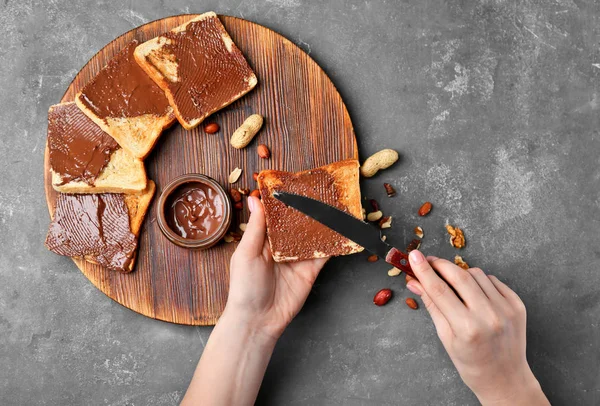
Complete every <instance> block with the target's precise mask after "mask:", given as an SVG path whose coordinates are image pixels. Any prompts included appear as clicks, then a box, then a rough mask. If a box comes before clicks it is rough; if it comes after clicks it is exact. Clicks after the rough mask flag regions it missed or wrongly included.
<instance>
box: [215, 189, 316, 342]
mask: <svg viewBox="0 0 600 406" xmlns="http://www.w3.org/2000/svg"><path fill="white" fill-rule="evenodd" d="M248 205H249V207H250V211H251V212H252V214H251V216H250V220H249V222H248V226H247V228H246V231H245V232H244V236H243V238H242V241H241V242H240V244H239V246H238V248H237V249H236V251H235V253H234V254H233V257H232V258H231V275H230V278H231V282H230V291H229V299H228V301H227V307H226V308H225V312H226V313H234V314H236V315H237V316H238V317H242V318H243V319H244V320H246V321H248V322H250V323H253V324H255V325H258V326H260V328H261V329H262V331H263V332H265V333H266V334H268V335H270V336H272V337H274V338H276V339H277V338H279V336H280V335H281V334H282V333H283V330H284V329H285V327H287V325H288V324H289V323H290V322H291V321H292V319H293V318H294V317H295V316H296V314H298V312H299V311H300V309H301V308H302V305H303V304H304V302H305V301H306V298H307V296H308V294H309V292H310V290H311V289H312V286H313V283H314V282H315V279H316V278H317V275H318V274H319V272H320V270H321V268H322V267H323V265H324V264H325V262H327V258H318V259H310V260H305V261H299V262H289V263H277V262H275V261H274V260H273V256H272V254H271V249H270V247H269V243H268V241H267V238H266V224H265V213H264V209H263V205H262V203H261V201H260V200H259V199H257V198H256V197H250V198H248Z"/></svg>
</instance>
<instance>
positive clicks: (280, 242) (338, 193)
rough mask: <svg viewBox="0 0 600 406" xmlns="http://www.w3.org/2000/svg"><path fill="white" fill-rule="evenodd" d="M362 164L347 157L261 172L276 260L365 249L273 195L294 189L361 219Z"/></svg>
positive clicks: (332, 254)
mask: <svg viewBox="0 0 600 406" xmlns="http://www.w3.org/2000/svg"><path fill="white" fill-rule="evenodd" d="M359 166H360V164H359V163H358V161H357V160H355V159H347V160H345V161H339V162H334V163H332V164H329V165H325V166H322V167H320V168H316V169H311V170H308V171H304V172H298V173H290V172H282V171H274V170H266V171H262V172H260V173H259V174H258V186H259V189H260V194H261V198H262V202H263V205H264V208H265V217H266V221H267V234H268V238H269V244H270V246H271V252H272V254H273V259H274V260H275V261H276V262H290V261H300V260H305V259H312V258H325V257H330V256H338V255H349V254H353V253H356V252H360V251H362V250H363V248H362V247H361V246H360V245H358V244H356V243H354V242H353V241H350V240H348V239H347V238H345V237H343V236H342V235H340V234H338V233H336V232H335V231H333V230H331V229H330V228H328V227H326V226H324V225H322V224H321V223H319V222H317V221H316V220H313V219H312V218H310V217H308V216H306V215H305V214H303V213H300V212H299V211H297V210H295V209H293V208H291V207H288V206H286V205H285V204H283V203H282V202H280V201H279V200H277V199H276V198H275V197H273V192H274V191H281V192H290V193H295V194H298V195H302V196H307V197H311V198H313V199H318V200H320V201H322V202H324V203H327V204H329V205H331V206H334V207H337V208H338V209H340V210H343V211H345V212H346V213H349V214H352V215H353V216H354V217H356V218H359V219H362V205H361V202H360V185H359Z"/></svg>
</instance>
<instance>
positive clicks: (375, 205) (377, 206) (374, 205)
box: [369, 199, 379, 211]
mask: <svg viewBox="0 0 600 406" xmlns="http://www.w3.org/2000/svg"><path fill="white" fill-rule="evenodd" d="M369 203H371V207H372V208H373V211H379V203H377V200H375V199H371V200H369Z"/></svg>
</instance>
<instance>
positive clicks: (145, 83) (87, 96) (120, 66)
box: [75, 41, 175, 159]
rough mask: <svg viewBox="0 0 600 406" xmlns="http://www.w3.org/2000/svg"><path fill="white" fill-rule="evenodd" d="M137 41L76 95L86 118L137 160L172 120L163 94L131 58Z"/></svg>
mask: <svg viewBox="0 0 600 406" xmlns="http://www.w3.org/2000/svg"><path fill="white" fill-rule="evenodd" d="M138 45H139V42H138V41H131V42H130V43H129V44H127V45H126V46H125V48H123V49H122V50H121V51H120V52H118V53H117V54H116V55H115V56H114V57H113V58H112V59H111V60H110V61H109V62H108V64H107V65H106V66H105V67H104V68H102V70H100V72H98V74H97V75H96V76H94V78H92V80H91V81H90V82H89V83H87V84H86V85H85V86H84V87H83V88H82V89H81V91H80V92H79V93H77V95H76V96H75V103H76V104H77V107H79V108H80V109H81V110H82V111H83V112H84V113H85V115H87V116H88V117H89V118H90V119H91V120H92V121H94V123H96V124H97V125H98V126H99V127H100V128H101V129H102V130H103V131H104V132H106V133H107V134H109V135H110V136H111V137H113V138H114V139H115V140H116V141H117V142H118V143H119V145H120V146H121V147H122V148H123V149H125V150H127V152H129V153H130V154H131V155H133V156H134V157H136V158H138V159H144V158H145V157H146V156H147V155H148V154H149V153H150V151H151V150H152V148H153V147H154V145H155V144H156V141H157V140H158V138H159V137H160V134H161V133H162V132H163V130H164V129H165V128H167V127H169V126H170V125H171V124H173V122H174V121H175V114H174V113H173V108H172V107H171V106H170V105H169V101H168V100H167V97H166V96H165V94H164V92H163V91H162V89H161V88H160V87H158V85H157V84H156V83H154V81H153V80H152V79H150V77H149V76H148V75H147V74H146V72H144V70H143V69H142V68H141V67H140V66H139V65H138V64H137V62H136V61H135V59H134V57H133V52H134V50H135V48H136V47H137V46H138Z"/></svg>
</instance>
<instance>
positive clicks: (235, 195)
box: [229, 189, 242, 203]
mask: <svg viewBox="0 0 600 406" xmlns="http://www.w3.org/2000/svg"><path fill="white" fill-rule="evenodd" d="M229 195H230V196H231V200H233V203H237V202H239V201H241V200H242V194H241V193H240V192H239V190H237V189H231V190H230V191H229Z"/></svg>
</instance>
